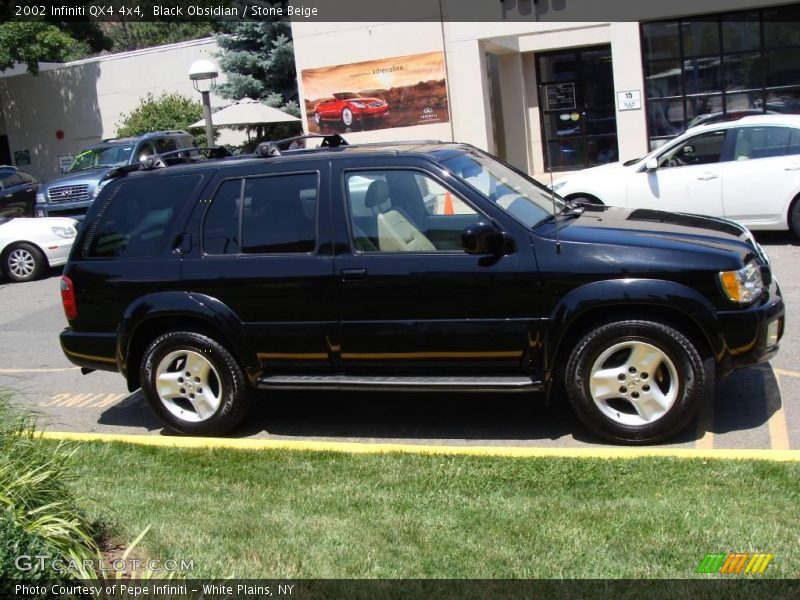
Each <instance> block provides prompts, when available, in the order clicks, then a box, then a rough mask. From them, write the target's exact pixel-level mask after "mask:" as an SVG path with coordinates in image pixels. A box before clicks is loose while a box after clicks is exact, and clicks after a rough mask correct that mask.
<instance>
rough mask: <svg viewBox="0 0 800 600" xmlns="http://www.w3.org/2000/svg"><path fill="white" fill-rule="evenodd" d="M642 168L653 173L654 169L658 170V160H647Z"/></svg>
mask: <svg viewBox="0 0 800 600" xmlns="http://www.w3.org/2000/svg"><path fill="white" fill-rule="evenodd" d="M644 168H645V169H646V170H648V171H655V170H656V169H658V159H657V158H648V159H647V162H646V163H644Z"/></svg>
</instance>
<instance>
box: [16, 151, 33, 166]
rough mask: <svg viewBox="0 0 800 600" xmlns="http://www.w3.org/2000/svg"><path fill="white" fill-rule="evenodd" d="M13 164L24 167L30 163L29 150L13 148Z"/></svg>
mask: <svg viewBox="0 0 800 600" xmlns="http://www.w3.org/2000/svg"><path fill="white" fill-rule="evenodd" d="M14 164H15V165H17V166H18V167H24V166H25V165H29V164H31V151H30V150H14Z"/></svg>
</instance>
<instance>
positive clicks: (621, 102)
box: [617, 90, 642, 110]
mask: <svg viewBox="0 0 800 600" xmlns="http://www.w3.org/2000/svg"><path fill="white" fill-rule="evenodd" d="M617 106H618V107H619V110H641V108H642V92H641V91H640V90H630V91H628V92H617Z"/></svg>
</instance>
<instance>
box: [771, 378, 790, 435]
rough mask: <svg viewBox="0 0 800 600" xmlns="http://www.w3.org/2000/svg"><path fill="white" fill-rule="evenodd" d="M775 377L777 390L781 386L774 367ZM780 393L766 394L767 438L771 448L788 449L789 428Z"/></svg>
mask: <svg viewBox="0 0 800 600" xmlns="http://www.w3.org/2000/svg"><path fill="white" fill-rule="evenodd" d="M775 379H776V380H777V383H778V390H780V388H781V378H780V376H779V375H778V373H777V369H775ZM781 396H782V394H767V414H769V413H772V416H771V417H770V418H769V422H768V425H769V439H770V444H771V446H772V449H773V450H788V449H789V429H788V428H787V427H786V414H785V413H784V412H783V403H782V402H781V401H780V398H781Z"/></svg>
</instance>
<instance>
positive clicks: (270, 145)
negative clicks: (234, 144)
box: [253, 133, 348, 158]
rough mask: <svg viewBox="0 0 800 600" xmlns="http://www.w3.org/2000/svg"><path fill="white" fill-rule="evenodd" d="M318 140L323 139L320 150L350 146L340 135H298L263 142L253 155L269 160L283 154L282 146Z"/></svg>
mask: <svg viewBox="0 0 800 600" xmlns="http://www.w3.org/2000/svg"><path fill="white" fill-rule="evenodd" d="M318 138H322V143H321V144H320V148H338V147H339V146H347V145H348V144H347V140H345V139H344V138H343V137H342V136H340V135H339V134H338V133H332V134H328V135H323V134H315V133H310V134H307V135H296V136H294V137H288V138H283V139H282V140H270V141H268V142H261V143H260V144H259V145H258V146H256V150H255V152H254V153H253V154H254V155H255V156H259V157H261V158H268V157H270V156H280V155H281V154H283V153H282V152H281V150H280V148H279V145H280V144H289V143H292V142H295V141H299V140H308V139H318Z"/></svg>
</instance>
